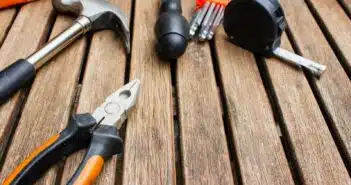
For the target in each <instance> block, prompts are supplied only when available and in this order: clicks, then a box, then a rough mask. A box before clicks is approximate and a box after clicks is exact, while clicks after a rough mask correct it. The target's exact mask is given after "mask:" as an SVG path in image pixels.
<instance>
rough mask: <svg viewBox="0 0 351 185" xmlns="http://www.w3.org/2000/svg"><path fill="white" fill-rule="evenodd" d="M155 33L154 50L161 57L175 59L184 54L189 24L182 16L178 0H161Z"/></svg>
mask: <svg viewBox="0 0 351 185" xmlns="http://www.w3.org/2000/svg"><path fill="white" fill-rule="evenodd" d="M155 33H156V37H157V44H156V51H157V53H158V55H159V56H160V57H161V58H164V59H177V58H178V57H180V56H181V55H183V54H184V52H185V50H186V47H187V45H188V40H189V24H188V21H187V20H186V19H185V18H184V17H183V16H182V7H181V3H180V0H162V4H161V11H160V16H159V18H158V20H157V22H156V25H155Z"/></svg>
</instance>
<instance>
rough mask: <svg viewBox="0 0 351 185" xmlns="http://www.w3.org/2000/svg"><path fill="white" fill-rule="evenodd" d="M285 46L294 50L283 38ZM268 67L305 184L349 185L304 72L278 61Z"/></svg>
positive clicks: (269, 60) (283, 45)
mask: <svg viewBox="0 0 351 185" xmlns="http://www.w3.org/2000/svg"><path fill="white" fill-rule="evenodd" d="M282 47H283V48H286V49H288V50H290V51H293V50H292V47H291V45H290V43H289V41H288V39H287V37H286V36H285V35H284V37H283V39H282ZM266 62H267V68H268V71H269V75H270V77H271V80H272V84H273V87H274V90H275V94H276V97H277V100H278V102H279V106H280V109H281V112H282V114H283V115H282V117H283V119H284V124H285V125H284V128H286V130H287V132H288V136H287V137H289V138H288V139H289V140H290V143H291V144H292V146H293V147H292V148H293V150H294V154H295V157H296V160H297V163H298V167H299V171H300V175H301V176H302V180H303V181H304V182H305V184H350V183H351V181H350V178H349V177H348V175H347V171H346V168H345V166H344V164H343V161H342V159H341V157H340V154H339V153H338V150H337V148H336V146H335V143H334V141H333V138H332V136H331V134H330V132H329V130H328V127H327V125H326V122H325V120H324V118H323V115H322V113H321V111H320V109H319V107H318V103H317V101H316V99H315V97H314V95H313V92H312V90H311V88H310V86H309V84H308V82H307V79H306V78H305V76H304V75H303V73H302V71H301V70H298V69H297V68H295V67H292V66H289V65H286V64H285V63H284V62H282V61H280V60H278V59H267V60H266Z"/></svg>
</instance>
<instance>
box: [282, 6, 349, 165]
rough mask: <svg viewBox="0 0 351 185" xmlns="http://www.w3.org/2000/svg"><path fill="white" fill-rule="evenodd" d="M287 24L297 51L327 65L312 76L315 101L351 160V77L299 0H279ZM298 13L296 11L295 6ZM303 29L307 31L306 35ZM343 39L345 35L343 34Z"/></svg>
mask: <svg viewBox="0 0 351 185" xmlns="http://www.w3.org/2000/svg"><path fill="white" fill-rule="evenodd" d="M282 6H283V7H284V8H285V9H284V10H285V13H286V14H287V20H288V23H289V27H290V29H291V31H292V35H293V37H294V38H295V41H296V43H297V46H298V47H299V49H300V51H301V53H302V54H303V55H304V56H305V57H307V58H310V59H313V60H316V61H318V62H320V63H322V64H325V65H327V68H328V70H326V72H325V73H324V74H323V76H322V77H321V78H320V79H319V80H315V79H312V81H313V82H312V83H313V85H314V86H315V90H316V91H317V93H318V94H319V96H320V97H319V102H320V104H322V105H323V107H325V109H326V111H327V115H326V116H327V117H328V119H330V125H331V127H333V130H334V132H335V135H336V136H337V137H338V138H340V140H342V143H341V145H342V147H343V148H344V150H346V152H347V158H348V160H349V162H350V161H351V160H350V159H351V132H350V131H351V125H350V123H351V114H350V110H351V101H350V99H351V81H350V79H349V78H348V76H347V75H346V73H345V71H344V69H343V68H342V66H341V64H340V62H339V61H338V59H337V58H336V56H335V54H334V53H333V50H332V49H331V46H329V44H328V42H327V40H326V39H325V37H324V35H323V33H322V31H321V30H320V29H319V27H318V25H317V23H316V21H315V20H314V18H313V17H312V14H311V13H310V12H309V10H308V8H307V6H306V5H305V3H304V1H303V0H285V1H282ZM297 9H298V10H299V13H298V14H296V13H294V12H296V10H297ZM301 24H303V25H304V26H303V27H301V26H300V25H301ZM306 30H310V31H309V32H310V33H311V34H309V35H307V34H306ZM345 39H346V38H345Z"/></svg>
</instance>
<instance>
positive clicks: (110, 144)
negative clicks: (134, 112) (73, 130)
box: [67, 125, 123, 185]
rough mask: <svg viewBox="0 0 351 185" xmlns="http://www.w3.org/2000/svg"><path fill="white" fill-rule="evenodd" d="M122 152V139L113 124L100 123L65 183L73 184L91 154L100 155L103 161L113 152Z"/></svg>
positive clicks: (113, 153)
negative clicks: (82, 156) (76, 167)
mask: <svg viewBox="0 0 351 185" xmlns="http://www.w3.org/2000/svg"><path fill="white" fill-rule="evenodd" d="M122 152H123V140H122V138H121V137H120V136H119V134H118V130H117V128H116V127H113V126H106V125H101V126H99V127H98V128H97V129H96V130H95V131H94V132H93V134H92V139H91V143H90V146H89V149H88V151H87V153H86V154H85V156H84V159H83V160H82V162H81V164H80V165H79V168H78V169H77V170H76V172H75V173H74V175H73V176H72V178H71V179H70V180H69V181H68V183H67V185H73V184H75V182H76V180H77V179H78V177H79V176H80V175H81V173H82V171H83V169H84V167H85V166H86V164H87V162H88V160H89V159H90V158H91V157H93V156H101V157H102V158H103V159H104V161H106V160H108V159H110V158H111V157H112V156H113V155H115V154H121V153H122Z"/></svg>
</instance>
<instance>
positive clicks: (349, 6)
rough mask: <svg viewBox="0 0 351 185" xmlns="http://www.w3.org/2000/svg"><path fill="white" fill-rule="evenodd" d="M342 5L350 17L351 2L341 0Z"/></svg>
mask: <svg viewBox="0 0 351 185" xmlns="http://www.w3.org/2000/svg"><path fill="white" fill-rule="evenodd" d="M339 1H340V2H341V4H342V5H343V6H344V7H345V9H346V11H347V12H346V13H347V14H348V15H349V16H350V15H351V0H339Z"/></svg>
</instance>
